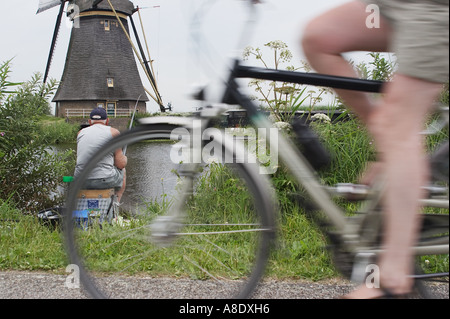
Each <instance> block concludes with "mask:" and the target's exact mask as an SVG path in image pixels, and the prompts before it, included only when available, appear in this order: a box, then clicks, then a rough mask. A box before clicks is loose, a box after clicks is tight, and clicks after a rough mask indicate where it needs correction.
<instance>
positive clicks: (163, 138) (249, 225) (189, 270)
mask: <svg viewBox="0 0 450 319" xmlns="http://www.w3.org/2000/svg"><path fill="white" fill-rule="evenodd" d="M175 128H177V126H176V125H170V124H158V125H144V126H141V127H138V128H136V129H133V130H130V131H128V132H126V133H124V134H121V135H120V136H119V137H117V138H114V139H112V140H111V141H110V142H109V143H108V144H107V145H105V146H104V147H103V148H102V149H101V150H100V151H99V152H98V153H97V154H96V155H95V156H93V158H92V159H91V160H90V161H89V163H90V164H89V165H88V166H87V167H86V169H85V170H84V171H83V172H82V173H81V174H80V175H79V176H77V177H76V178H75V179H74V181H73V182H72V184H71V185H70V188H69V192H68V195H67V200H66V209H65V217H64V221H65V234H66V239H67V247H68V252H69V256H70V260H71V261H70V262H71V263H72V264H75V265H77V266H78V267H79V270H80V271H79V274H80V281H81V283H82V284H83V286H84V288H85V289H86V290H87V292H88V293H89V294H90V295H91V296H92V297H94V298H231V297H237V298H246V297H249V296H250V295H251V293H252V292H253V290H254V289H255V287H256V286H257V284H258V282H259V280H260V278H261V277H262V275H263V273H264V270H265V266H266V263H267V260H268V258H269V252H270V246H271V242H272V239H273V237H274V232H275V216H274V202H273V199H274V196H273V194H272V190H271V188H270V187H269V186H268V185H269V184H268V183H267V181H266V180H264V176H263V175H261V174H259V172H258V169H257V167H256V165H254V166H252V165H249V164H247V163H245V164H244V163H242V164H232V165H224V164H220V163H212V164H207V165H205V164H202V165H200V166H199V167H197V169H198V168H201V170H202V171H201V172H198V174H194V172H193V171H192V170H187V171H186V170H182V169H180V167H183V166H179V163H173V161H172V159H171V155H170V154H171V152H170V149H171V147H172V146H173V145H172V144H174V143H175V144H176V142H177V141H175V142H174V141H171V135H173V134H172V132H173V130H174V129H175ZM125 145H127V151H128V153H129V154H131V152H133V151H134V150H135V148H136V147H139V148H145V149H146V154H152V153H154V152H163V153H164V152H165V153H164V154H165V155H166V157H167V158H166V162H163V161H161V162H158V163H153V165H158V166H161V168H162V167H163V169H160V174H159V173H158V174H155V175H153V176H145V178H141V180H140V181H139V182H140V183H142V182H144V181H143V180H145V181H146V182H152V183H148V185H153V186H150V187H154V185H160V186H162V184H164V183H166V181H168V180H171V181H172V182H170V183H169V182H167V184H164V185H163V186H164V187H162V189H164V192H163V193H160V194H157V195H156V196H155V195H148V194H144V193H142V194H134V195H135V196H134V197H132V196H131V197H129V198H133V201H134V202H133V205H129V203H128V205H126V204H127V203H123V206H125V205H126V206H127V207H132V208H127V209H123V206H122V207H121V209H120V213H119V215H118V216H116V218H115V219H114V220H113V221H112V222H111V223H107V222H103V223H101V224H99V223H92V222H89V223H88V225H89V226H88V227H79V224H77V223H76V222H75V219H74V218H73V212H74V211H77V205H78V204H77V203H78V193H79V191H80V190H81V189H83V184H84V183H85V180H86V177H87V176H89V174H90V172H91V171H92V170H93V169H94V168H95V163H96V162H98V160H99V159H101V158H103V157H104V156H105V155H106V154H108V153H109V152H112V151H114V150H115V149H118V148H123V147H124V146H125ZM161 145H163V146H164V145H166V146H167V149H166V150H165V151H162V150H161V149H162V148H161ZM221 147H222V148H223V150H224V155H225V154H228V156H230V155H231V156H232V155H233V150H232V149H230V148H227V147H224V146H221ZM172 155H173V153H172ZM129 157H131V156H129ZM145 161H150V159H141V162H140V163H138V164H137V165H144V163H145ZM163 164H164V165H163ZM166 164H168V165H166ZM129 166H130V163H129ZM130 170H131V167H130V169H127V175H129V174H128V171H130ZM196 172H197V170H196ZM129 177H130V178H131V176H129ZM172 177H173V178H172ZM149 180H151V181H149ZM185 185H188V187H185ZM189 185H193V187H192V188H191V187H189ZM169 186H170V187H169ZM169 188H170V190H169ZM125 197H126V196H125V195H124V198H125ZM133 207H134V208H133Z"/></svg>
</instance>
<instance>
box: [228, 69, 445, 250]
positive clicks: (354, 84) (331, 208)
mask: <svg viewBox="0 0 450 319" xmlns="http://www.w3.org/2000/svg"><path fill="white" fill-rule="evenodd" d="M238 78H254V79H262V80H272V81H283V82H290V83H297V84H304V85H313V86H325V87H331V88H334V89H346V90H354V91H364V92H374V93H379V92H381V90H382V86H383V82H381V81H372V80H362V79H355V78H347V77H339V76H330V75H322V74H314V73H304V72H292V71H280V70H274V69H265V68H258V67H248V66H243V65H240V64H239V62H238V61H236V62H235V63H234V67H233V69H232V70H231V73H230V77H229V79H228V83H226V92H225V94H224V98H223V101H222V102H224V103H227V104H238V105H240V106H241V107H243V108H244V109H245V110H246V111H247V114H248V116H249V118H250V121H251V122H252V123H253V124H254V125H256V127H258V128H264V129H270V128H271V127H272V124H271V123H270V122H269V120H268V119H266V118H265V116H263V115H262V114H261V112H259V110H258V109H257V107H256V106H255V104H254V103H253V102H252V101H251V100H250V99H249V98H248V97H247V96H245V95H244V94H241V93H240V92H239V88H238V84H237V82H236V79H238ZM269 143H270V141H269ZM277 148H278V154H279V156H280V158H281V160H282V162H283V163H284V164H285V165H286V166H287V168H288V169H289V171H290V172H291V173H292V174H293V176H294V177H295V179H296V180H297V182H299V183H300V184H301V185H302V186H303V187H304V188H305V190H306V191H307V193H308V194H309V195H310V196H311V198H312V200H313V202H314V203H315V204H316V205H317V206H318V208H319V209H320V210H321V211H323V212H324V213H325V214H326V216H327V217H328V219H329V220H330V221H331V223H332V224H333V226H334V227H335V229H336V231H337V233H339V234H340V235H341V236H342V237H341V238H342V239H343V240H344V241H345V242H346V243H351V245H352V246H353V247H354V248H357V247H358V246H357V245H358V244H357V241H358V237H359V236H358V233H357V232H358V231H359V227H358V224H355V223H354V222H349V218H348V217H346V215H345V213H344V212H343V211H342V210H341V209H340V208H339V207H337V205H336V204H335V203H334V202H333V201H332V197H331V196H330V192H329V191H328V190H327V189H326V188H325V187H324V186H323V185H322V184H320V183H319V182H318V179H317V177H316V173H315V171H314V170H313V169H312V167H311V166H310V165H309V163H308V161H307V160H306V159H305V157H304V156H303V155H302V154H301V153H300V152H299V151H298V148H297V147H296V146H295V145H294V144H293V143H292V142H291V141H290V140H288V139H287V138H286V137H284V136H283V135H281V134H280V135H279V136H278V141H277ZM378 187H382V181H381V182H380V184H379V186H378ZM378 197H381V196H380V195H378ZM379 200H380V198H374V201H373V202H372V204H371V205H372V206H371V207H367V211H370V209H371V208H372V209H373V208H374V207H373V205H376V204H377V203H378V202H379ZM435 204H437V206H438V207H444V208H448V199H447V200H442V201H440V202H439V203H435ZM352 220H354V219H352ZM357 250H358V252H361V251H360V249H357ZM370 251H371V252H373V253H377V252H379V250H376V251H375V250H370ZM415 252H416V254H418V255H426V254H448V252H449V246H448V237H447V240H446V243H442V244H430V245H421V246H420V247H415Z"/></svg>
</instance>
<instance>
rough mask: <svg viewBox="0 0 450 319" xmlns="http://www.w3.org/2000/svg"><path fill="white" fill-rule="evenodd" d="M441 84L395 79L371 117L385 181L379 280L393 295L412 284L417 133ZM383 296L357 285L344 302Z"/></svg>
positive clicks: (421, 179) (422, 166)
mask: <svg viewBox="0 0 450 319" xmlns="http://www.w3.org/2000/svg"><path fill="white" fill-rule="evenodd" d="M440 90H441V85H440V84H437V83H432V82H428V81H425V80H420V79H417V78H413V77H409V76H405V75H397V76H396V78H395V79H394V81H393V82H392V83H389V84H388V85H387V87H386V92H385V97H384V99H383V100H382V101H380V105H378V106H377V107H376V110H375V111H374V112H373V114H372V116H371V123H370V124H371V125H370V127H372V128H373V129H372V134H373V135H374V136H375V140H376V144H377V147H378V150H379V151H380V154H382V161H383V169H384V173H385V175H386V176H387V177H388V180H387V184H386V189H385V197H384V210H383V214H384V219H383V220H384V225H385V226H384V227H385V229H384V237H383V244H384V248H385V250H384V253H383V254H381V256H380V258H379V260H378V266H379V267H380V281H381V285H382V286H383V288H385V289H389V290H390V291H391V292H392V293H394V294H405V293H409V292H410V291H411V289H412V285H413V280H412V279H411V277H410V276H409V275H411V274H412V273H413V269H412V266H413V254H412V251H411V249H410V248H411V247H412V246H413V245H414V243H415V241H416V239H417V238H416V236H417V233H418V232H417V230H418V227H419V226H420V218H419V216H420V215H419V199H420V197H421V195H422V194H421V192H422V190H421V186H422V185H424V184H425V181H426V180H427V179H428V175H429V172H428V169H429V168H428V165H427V163H426V162H425V161H424V156H423V154H424V146H423V140H422V139H423V137H422V136H420V134H419V133H420V131H421V130H422V128H423V124H424V121H425V118H426V114H427V112H429V111H430V110H431V109H432V106H433V101H434V99H435V98H436V97H437V96H438V94H439V92H440ZM381 294H383V291H380V290H379V289H370V288H367V287H366V286H362V287H361V288H360V289H358V290H356V291H355V292H353V293H352V294H350V295H349V297H355V298H370V297H375V296H377V295H381Z"/></svg>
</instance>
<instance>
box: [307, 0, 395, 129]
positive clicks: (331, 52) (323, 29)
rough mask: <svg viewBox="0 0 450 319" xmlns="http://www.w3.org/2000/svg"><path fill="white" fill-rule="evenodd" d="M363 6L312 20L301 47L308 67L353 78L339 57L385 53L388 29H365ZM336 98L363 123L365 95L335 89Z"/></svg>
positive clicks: (353, 5) (348, 6)
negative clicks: (351, 53) (344, 103)
mask: <svg viewBox="0 0 450 319" xmlns="http://www.w3.org/2000/svg"><path fill="white" fill-rule="evenodd" d="M368 15H369V14H368V13H367V12H366V5H365V4H364V3H362V2H360V1H353V2H350V3H346V4H344V5H342V6H339V7H337V8H335V9H332V10H330V11H328V12H326V13H325V14H323V15H321V16H319V17H317V18H315V19H313V20H312V21H311V22H310V23H309V24H308V26H307V27H306V29H305V30H304V33H303V38H302V45H303V50H304V53H305V55H306V57H307V59H308V62H309V63H310V64H311V66H312V67H313V68H314V69H315V70H316V71H317V72H319V73H324V74H331V75H339V76H349V77H355V76H356V72H355V70H354V69H353V67H352V66H351V65H350V64H349V63H348V61H346V60H345V59H344V58H343V57H342V55H341V54H342V53H344V52H351V51H388V50H387V49H388V43H389V37H390V34H391V32H390V27H389V26H388V25H387V24H386V22H385V21H384V20H382V18H381V20H380V22H381V24H380V27H379V28H368V27H367V26H366V20H367V17H368ZM336 92H337V93H338V94H339V96H340V97H341V98H342V99H343V100H344V101H345V102H346V104H347V105H349V106H350V107H351V108H353V109H354V110H355V111H356V112H357V113H358V115H359V117H360V118H361V120H363V121H365V122H367V121H368V116H369V113H370V111H371V109H372V103H371V101H370V100H369V98H368V96H367V94H365V93H356V92H354V91H346V90H336Z"/></svg>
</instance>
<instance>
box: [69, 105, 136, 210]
mask: <svg viewBox="0 0 450 319" xmlns="http://www.w3.org/2000/svg"><path fill="white" fill-rule="evenodd" d="M108 124H109V119H108V115H107V113H106V110H105V109H104V108H101V107H98V108H95V109H94V110H93V111H92V112H91V114H90V119H89V125H90V126H88V127H86V128H84V129H82V130H81V131H80V132H78V137H77V163H76V166H75V174H74V176H75V177H76V176H77V175H78V174H80V172H81V170H82V169H83V168H84V167H85V166H86V164H87V161H89V159H90V158H91V157H92V156H93V155H94V154H95V152H96V151H98V149H99V148H100V147H101V146H102V145H104V144H105V143H106V142H107V141H108V140H110V139H111V138H113V137H114V136H117V135H119V134H120V132H119V131H118V130H117V129H115V128H112V127H111V126H108ZM127 162H128V159H127V157H126V156H125V155H124V154H123V152H122V149H117V150H116V151H115V152H111V154H109V155H107V156H106V157H105V158H104V159H103V160H102V161H99V162H98V164H97V166H96V168H95V169H93V170H92V172H91V174H90V176H89V179H88V180H87V182H86V185H85V188H87V189H107V188H115V189H116V191H117V192H116V194H117V197H118V200H119V202H120V200H121V198H122V195H123V192H124V191H125V181H126V176H125V166H126V165H127Z"/></svg>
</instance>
